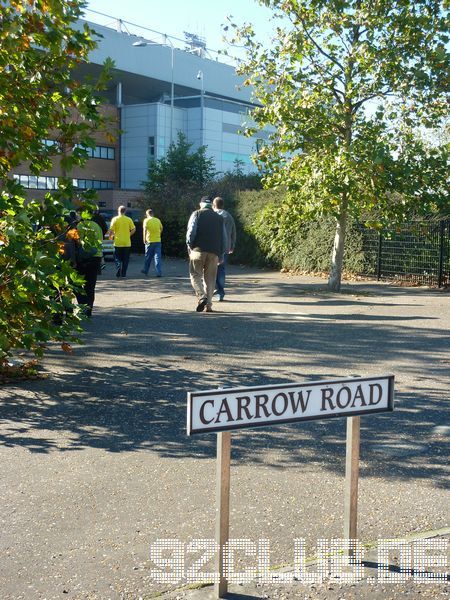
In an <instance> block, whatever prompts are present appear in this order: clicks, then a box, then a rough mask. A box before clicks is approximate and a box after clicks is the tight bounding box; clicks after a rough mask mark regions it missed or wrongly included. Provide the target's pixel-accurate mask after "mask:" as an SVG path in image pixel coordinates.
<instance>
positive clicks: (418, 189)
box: [233, 0, 449, 291]
mask: <svg viewBox="0 0 450 600" xmlns="http://www.w3.org/2000/svg"><path fill="white" fill-rule="evenodd" d="M260 4H264V5H266V6H268V7H270V8H271V9H273V13H274V17H277V18H279V19H280V21H279V23H280V24H279V27H277V29H276V34H275V37H274V40H273V43H272V45H271V46H270V48H265V47H263V46H262V45H261V44H260V43H259V42H258V41H256V40H255V36H254V32H253V29H252V26H251V25H247V26H244V27H242V28H240V29H238V28H237V27H236V26H235V25H233V27H234V28H235V30H236V36H235V39H234V41H236V42H237V41H239V42H240V43H241V44H242V42H244V44H245V46H246V47H247V50H248V56H247V60H246V61H245V63H244V64H243V65H241V67H240V69H239V70H240V72H241V74H246V75H247V80H246V83H247V84H248V85H252V86H254V91H255V96H256V99H257V101H258V102H259V103H260V105H261V106H260V107H258V108H257V109H256V110H254V111H253V119H254V122H255V128H258V129H260V128H262V127H264V126H266V125H272V126H274V127H275V128H276V132H275V133H274V134H272V135H271V136H270V139H269V141H268V143H266V144H265V145H264V146H263V147H261V148H260V149H259V151H258V157H257V158H258V160H259V161H260V164H261V165H262V166H263V167H264V169H265V172H266V176H265V185H266V186H272V187H279V186H285V187H286V188H287V190H288V193H287V195H286V198H285V200H284V202H283V203H282V204H281V205H280V206H278V208H277V209H276V210H274V211H273V212H272V218H273V219H274V221H275V223H276V224H277V228H276V232H277V233H276V236H277V237H276V239H275V240H274V242H275V244H276V243H277V241H279V242H280V243H282V242H283V238H284V237H286V236H288V235H291V234H292V232H293V231H294V230H295V229H296V228H297V227H298V226H299V225H300V224H301V223H302V222H304V221H305V220H309V219H313V218H318V217H319V218H321V217H322V216H323V215H331V216H332V217H333V218H334V221H335V224H336V231H335V237H334V245H333V250H332V258H331V270H330V276H329V281H328V285H329V288H330V289H332V290H335V291H337V290H339V289H340V284H341V272H342V264H343V256H344V247H345V233H346V228H347V222H348V219H349V217H354V218H357V219H361V220H363V221H365V222H366V223H367V224H369V225H371V226H376V227H381V226H382V225H383V223H385V222H388V221H390V220H401V219H404V218H406V217H407V216H408V215H409V214H410V213H411V212H412V211H414V212H416V213H417V212H418V211H422V212H425V213H426V212H429V211H432V210H436V209H441V210H444V211H445V210H448V196H446V195H445V194H444V193H443V189H445V188H444V180H445V177H446V173H447V171H446V167H445V164H446V161H447V159H448V146H443V145H442V146H440V147H434V148H431V147H429V145H428V146H427V145H426V144H424V143H423V142H422V141H421V140H420V139H419V138H418V136H417V135H415V131H414V130H415V128H418V127H425V128H433V127H439V124H440V121H441V119H442V118H443V117H444V115H445V111H446V94H447V91H448V83H449V80H448V64H449V63H448V52H447V48H448V35H447V31H448V27H447V20H446V16H445V5H446V2H445V1H444V0H442V1H435V0H261V1H260ZM251 131H252V130H251V129H249V132H251Z"/></svg>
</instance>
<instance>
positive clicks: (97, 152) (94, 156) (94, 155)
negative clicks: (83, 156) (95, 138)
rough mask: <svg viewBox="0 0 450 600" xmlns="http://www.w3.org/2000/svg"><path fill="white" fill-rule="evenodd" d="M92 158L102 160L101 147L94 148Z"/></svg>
mask: <svg viewBox="0 0 450 600" xmlns="http://www.w3.org/2000/svg"><path fill="white" fill-rule="evenodd" d="M92 158H100V147H99V146H96V147H95V148H94V151H93V154H92Z"/></svg>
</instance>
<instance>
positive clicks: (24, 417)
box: [0, 257, 450, 600]
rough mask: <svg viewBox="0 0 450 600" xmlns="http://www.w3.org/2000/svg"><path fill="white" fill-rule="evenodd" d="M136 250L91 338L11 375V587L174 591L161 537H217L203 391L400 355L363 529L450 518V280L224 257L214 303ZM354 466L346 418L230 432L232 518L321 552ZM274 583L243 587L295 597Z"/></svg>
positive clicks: (364, 368)
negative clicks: (19, 375)
mask: <svg viewBox="0 0 450 600" xmlns="http://www.w3.org/2000/svg"><path fill="white" fill-rule="evenodd" d="M141 268H142V259H141V258H140V257H133V259H132V261H131V263H130V268H129V277H128V278H127V279H125V280H117V279H116V278H115V277H114V268H113V265H112V264H111V263H109V264H108V267H107V269H106V270H105V272H104V274H103V275H102V277H101V278H100V279H99V282H98V285H97V300H96V306H95V309H94V315H93V317H92V319H91V320H90V321H89V322H88V323H87V324H86V328H85V333H84V335H83V341H84V344H83V345H81V346H76V347H75V348H74V353H73V354H72V355H67V354H64V353H63V352H62V351H61V350H60V349H59V348H58V347H57V346H56V345H54V346H52V347H50V349H49V352H48V355H47V357H46V359H45V361H44V369H45V373H46V377H45V378H44V379H40V380H34V381H29V382H23V383H21V384H9V385H5V386H3V388H2V389H0V461H1V465H2V467H1V470H0V471H1V475H0V480H1V485H0V518H1V533H0V552H1V559H0V597H1V598H2V599H4V600H12V599H14V600H19V599H26V600H34V599H44V598H46V599H47V600H52V599H59V598H76V599H79V600H81V599H83V600H84V599H90V600H105V599H107V598H111V599H114V600H115V599H130V600H131V599H133V600H137V599H138V598H144V599H146V598H150V597H152V596H153V595H155V594H158V593H163V592H166V591H167V590H169V591H170V590H174V589H176V590H178V588H179V587H180V586H179V585H176V584H172V583H170V582H168V583H161V582H157V581H155V577H154V576H153V574H152V572H151V569H152V567H153V568H154V566H155V565H154V564H153V563H151V561H150V551H151V548H153V549H154V548H155V543H156V541H157V540H158V539H168V538H170V539H178V540H180V543H182V544H188V543H190V542H191V541H192V540H194V539H198V538H202V539H205V538H206V539H210V538H213V537H214V517H215V450H216V449H215V438H216V436H215V435H214V434H208V435H204V436H192V437H188V436H187V435H186V393H187V391H192V390H202V389H205V390H206V389H211V388H215V387H226V386H252V385H259V384H276V383H287V382H294V381H298V382H303V381H308V380H309V381H310V380H314V381H316V380H321V379H324V380H326V379H333V378H337V377H345V376H349V375H352V376H353V375H355V376H368V375H382V374H386V373H393V374H394V375H395V379H396V398H395V410H394V412H393V413H385V414H379V415H372V416H365V417H362V420H361V471H360V476H361V478H360V488H359V514H358V539H360V540H361V542H362V543H372V542H374V541H376V540H378V539H379V538H392V537H401V536H406V535H414V534H415V533H419V532H425V531H428V530H437V529H442V528H444V527H447V526H448V525H449V521H448V516H449V511H448V507H449V493H448V481H449V480H448V474H449V469H448V457H449V451H448V450H449V444H448V443H449V427H448V399H449V389H450V387H449V381H450V355H449V348H450V336H449V329H450V294H449V293H448V291H438V290H434V289H428V288H415V287H414V288H408V287H399V286H396V285H389V284H386V283H378V282H371V281H351V282H345V283H344V285H343V289H342V293H341V294H335V293H330V292H328V291H327V290H326V282H325V281H324V280H322V279H319V278H311V277H303V276H291V275H287V274H282V273H278V272H272V271H262V270H256V269H249V268H244V267H240V266H230V267H229V269H228V272H229V274H228V282H227V290H228V291H227V296H226V299H225V301H224V302H222V303H214V306H213V308H214V311H215V312H214V313H212V314H208V313H197V312H195V306H196V299H195V297H194V295H193V292H192V289H191V286H190V283H189V279H188V275H187V272H188V265H187V262H186V261H181V260H166V261H165V262H164V272H163V277H162V278H160V279H159V278H155V277H154V273H151V276H150V277H148V278H146V277H144V276H143V275H142V274H141V273H140V269H141ZM344 468H345V420H344V419H336V420H331V421H329V420H323V421H309V422H306V423H299V424H291V425H280V426H276V427H271V428H258V429H248V430H242V431H239V432H233V434H232V467H231V513H230V529H231V537H233V538H239V539H242V538H246V539H249V540H251V541H253V542H254V543H256V544H257V543H258V540H260V539H267V540H269V543H270V553H271V556H270V561H271V565H272V566H273V567H281V566H283V565H290V564H292V562H293V547H294V539H296V538H303V539H304V540H305V544H306V554H307V556H312V555H314V554H315V552H316V548H317V540H319V539H321V538H325V539H331V538H336V537H337V538H340V537H343V534H342V530H343V476H344ZM184 556H185V555H183V557H184ZM192 556H193V555H192V554H191V555H190V556H187V557H186V560H187V561H188V559H190V560H192ZM194 556H195V553H194ZM183 560H184V558H183ZM242 560H244V559H243V558H242ZM186 565H188V562H186ZM274 589H275V588H271V587H270V586H269V587H268V588H265V589H264V591H263V592H261V590H259V592H261V594H260V593H259V592H258V593H257V592H256V591H255V592H254V595H252V596H250V595H249V593H248V592H247V596H246V597H247V598H249V597H270V598H272V597H284V596H283V594H285V595H286V597H288V592H287V591H286V590H285V591H274ZM374 589H375V592H374V596H373V597H374V598H375V597H377V598H378V597H379V596H376V595H375V593H376V590H377V589H378V591H379V590H380V589H381V588H377V587H376V586H375V587H374ZM414 589H415V588H414ZM427 589H430V588H427ZM437 589H438V592H436V593H439V594H441V593H442V594H444V593H447V592H448V587H447V588H445V590H444V588H443V587H442V588H437ZM355 590H356V591H355ZM441 590H442V592H441ZM338 591H339V594H341V591H340V589H339V590H338ZM344 592H345V590H344ZM344 592H342V595H341V596H340V595H337V596H336V598H338V597H345V598H356V597H359V596H358V595H357V594H358V591H357V586H356V588H355V587H353V588H352V590H351V592H349V591H348V590H347V591H346V592H345V593H346V594H353V595H346V596H344ZM174 593H175V595H174V596H173V597H177V595H178V597H180V598H181V597H185V594H187V593H188V592H186V591H180V592H174ZM192 593H195V594H201V593H202V592H201V591H198V590H197V591H195V592H192ZM205 593H206V592H205ZM252 593H253V592H252ZM290 593H291V595H292V594H293V596H292V597H298V598H299V597H302V598H303V597H305V598H306V597H309V598H322V597H323V598H325V597H327V598H328V597H331V596H329V595H327V594H328V592H327V590H326V588H323V589H322V588H321V589H319V590H316V589H315V588H314V586H313V587H312V588H308V595H306V592H304V590H303V588H302V591H301V594H303V595H300V592H298V591H297V592H295V591H294V592H290ZM389 593H390V592H389ZM414 593H415V592H414ZM321 594H322V595H321ZM241 597H243V596H241ZM289 597H290V596H289ZM333 597H334V596H333ZM388 597H394V596H393V595H392V596H389V595H387V596H386V598H388ZM409 597H411V598H412V597H414V596H409ZM421 597H431V596H427V595H424V596H421ZM442 597H444V596H443V595H442Z"/></svg>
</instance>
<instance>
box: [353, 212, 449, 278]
mask: <svg viewBox="0 0 450 600" xmlns="http://www.w3.org/2000/svg"><path fill="white" fill-rule="evenodd" d="M362 234H363V251H364V256H365V262H366V265H365V268H364V272H363V273H361V275H370V276H374V277H377V278H378V279H388V278H389V279H396V280H404V281H408V282H411V283H417V284H420V285H431V286H438V287H443V286H447V285H450V219H443V220H441V221H420V222H417V223H409V224H407V225H403V226H401V227H398V228H396V229H392V230H384V231H382V232H376V231H373V230H368V229H365V230H362Z"/></svg>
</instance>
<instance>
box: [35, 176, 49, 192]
mask: <svg viewBox="0 0 450 600" xmlns="http://www.w3.org/2000/svg"><path fill="white" fill-rule="evenodd" d="M37 186H38V189H39V190H46V189H47V177H38V179H37Z"/></svg>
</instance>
